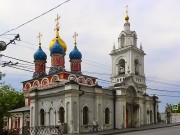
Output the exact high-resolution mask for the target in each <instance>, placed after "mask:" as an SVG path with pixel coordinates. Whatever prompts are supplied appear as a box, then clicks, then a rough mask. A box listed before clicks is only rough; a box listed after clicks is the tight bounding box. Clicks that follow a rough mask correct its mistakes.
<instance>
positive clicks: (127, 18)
mask: <svg viewBox="0 0 180 135" xmlns="http://www.w3.org/2000/svg"><path fill="white" fill-rule="evenodd" d="M125 20H126V23H128V21H129V16H128V5H127V6H126V16H125Z"/></svg>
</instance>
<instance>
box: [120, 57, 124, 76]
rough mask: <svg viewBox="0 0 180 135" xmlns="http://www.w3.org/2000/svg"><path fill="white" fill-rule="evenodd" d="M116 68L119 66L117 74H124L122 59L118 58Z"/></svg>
mask: <svg viewBox="0 0 180 135" xmlns="http://www.w3.org/2000/svg"><path fill="white" fill-rule="evenodd" d="M118 68H119V71H118V74H119V75H121V74H125V60H124V59H120V60H119V63H118Z"/></svg>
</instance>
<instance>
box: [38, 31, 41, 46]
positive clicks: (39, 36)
mask: <svg viewBox="0 0 180 135" xmlns="http://www.w3.org/2000/svg"><path fill="white" fill-rule="evenodd" d="M41 37H42V34H41V33H40V32H39V35H38V37H37V38H39V45H41Z"/></svg>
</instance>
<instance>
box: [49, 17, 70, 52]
mask: <svg viewBox="0 0 180 135" xmlns="http://www.w3.org/2000/svg"><path fill="white" fill-rule="evenodd" d="M59 19H60V17H59V16H58V15H57V18H56V19H55V21H56V28H55V30H56V37H55V38H54V39H53V40H52V41H51V42H50V45H49V50H51V49H52V47H53V46H54V45H55V44H56V40H58V42H59V45H61V46H62V47H63V50H64V53H65V52H66V50H67V46H66V43H65V42H64V41H63V40H62V39H61V37H60V35H59V22H58V21H59Z"/></svg>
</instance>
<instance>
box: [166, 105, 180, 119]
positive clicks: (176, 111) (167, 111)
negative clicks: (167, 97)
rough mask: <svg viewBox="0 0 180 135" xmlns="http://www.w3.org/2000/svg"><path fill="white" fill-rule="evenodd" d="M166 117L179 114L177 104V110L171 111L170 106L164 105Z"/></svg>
mask: <svg viewBox="0 0 180 135" xmlns="http://www.w3.org/2000/svg"><path fill="white" fill-rule="evenodd" d="M165 113H166V117H170V116H171V113H180V103H178V110H173V108H172V105H171V104H168V103H167V104H166V108H165Z"/></svg>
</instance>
